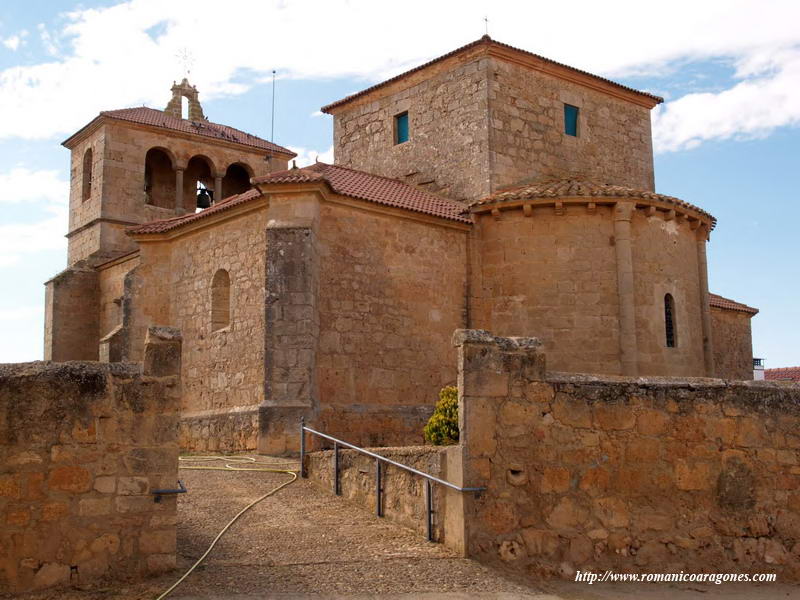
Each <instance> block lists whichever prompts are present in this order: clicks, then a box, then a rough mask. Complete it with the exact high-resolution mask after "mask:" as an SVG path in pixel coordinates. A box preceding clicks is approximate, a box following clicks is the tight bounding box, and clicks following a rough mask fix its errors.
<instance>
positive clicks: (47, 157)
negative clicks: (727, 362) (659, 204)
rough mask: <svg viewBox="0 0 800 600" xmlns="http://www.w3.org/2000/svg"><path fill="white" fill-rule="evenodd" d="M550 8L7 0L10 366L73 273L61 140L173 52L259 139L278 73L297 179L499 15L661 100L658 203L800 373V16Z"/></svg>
mask: <svg viewBox="0 0 800 600" xmlns="http://www.w3.org/2000/svg"><path fill="white" fill-rule="evenodd" d="M550 4H552V6H550V5H543V4H541V3H530V2H510V1H501V0H496V1H493V2H487V1H477V0H466V1H461V2H453V1H444V0H443V1H440V2H436V3H431V2H422V1H419V0H409V1H407V2H405V3H403V4H402V5H397V4H396V3H388V2H379V1H374V0H372V1H366V0H349V1H348V0H326V1H324V2H318V1H302V0H293V1H281V2H277V1H263V0H262V1H255V0H227V1H226V2H224V3H223V2H218V1H212V0H192V1H189V0H170V1H169V2H163V1H156V0H131V1H129V2H116V1H113V0H108V1H104V2H91V1H90V2H71V1H68V0H65V1H60V2H56V1H42V0H40V1H37V2H28V3H18V2H7V3H2V5H0V189H2V190H3V192H2V193H1V194H0V209H2V212H0V214H2V217H0V281H1V282H2V283H0V362H8V361H23V360H33V359H38V358H41V356H42V336H43V333H42V320H43V300H44V287H43V285H42V283H43V282H44V281H45V280H46V279H48V278H50V277H51V276H52V275H54V274H55V273H57V272H58V271H60V270H61V269H63V268H64V266H65V265H66V244H65V241H64V238H63V234H64V233H65V232H66V207H67V200H68V184H67V181H68V178H69V156H68V152H67V150H66V149H64V148H62V147H61V146H60V142H61V141H62V140H63V139H65V138H66V137H67V136H68V135H69V134H70V133H72V132H74V131H75V130H77V129H78V128H80V127H81V126H82V125H83V124H85V123H86V122H88V121H89V120H91V119H92V118H93V117H94V116H95V115H96V114H97V113H98V112H99V111H100V110H108V109H115V108H123V107H127V106H136V105H142V104H146V105H148V106H152V107H154V108H163V107H164V105H165V104H166V102H167V100H168V99H169V87H170V86H171V84H172V81H173V80H174V79H179V78H180V77H182V76H183V69H184V66H183V65H182V64H181V61H180V60H179V59H178V58H177V55H178V54H179V53H180V52H181V51H182V50H184V49H185V50H187V51H188V52H189V53H190V54H191V55H192V59H193V64H192V65H191V79H192V82H193V83H195V84H196V85H197V87H198V89H199V90H200V93H201V101H202V102H203V107H204V109H205V112H206V114H207V115H208V116H209V118H210V119H211V120H213V121H216V122H221V123H226V124H230V125H233V126H235V127H238V128H240V129H244V130H245V131H249V132H251V133H254V134H256V135H261V136H263V137H268V135H269V115H270V98H271V85H270V78H271V71H272V69H276V70H277V72H278V78H279V79H278V86H277V102H276V125H275V138H276V140H275V141H277V142H278V143H280V144H282V145H285V146H289V147H291V148H293V149H295V150H296V151H297V152H298V153H299V154H300V160H299V161H298V162H299V163H300V164H303V163H304V162H309V161H312V160H313V159H314V157H315V156H316V155H319V156H320V157H322V158H323V159H326V160H330V159H331V145H332V144H331V134H332V132H331V129H332V127H331V121H330V117H328V116H323V115H320V114H319V113H318V109H319V107H320V106H322V105H324V104H327V103H329V102H331V101H333V100H336V99H338V98H340V97H342V96H344V95H347V94H349V93H352V92H354V91H357V90H359V89H362V88H364V87H366V86H368V85H371V84H373V83H375V82H378V81H380V80H382V79H384V78H386V77H388V76H391V75H393V74H396V73H398V72H401V71H402V70H405V69H407V68H409V67H412V66H414V65H416V64H419V63H420V62H424V61H426V60H429V59H431V58H433V57H435V56H438V55H440V54H443V53H445V52H448V51H449V50H452V49H453V48H456V47H458V46H460V45H463V44H464V43H467V42H470V41H472V40H474V39H476V38H478V37H479V36H480V35H482V34H483V32H484V26H485V25H484V21H483V19H484V16H488V18H489V33H490V34H491V35H492V37H493V38H494V39H497V40H499V41H502V42H506V43H509V44H512V45H514V46H518V47H521V48H524V49H526V50H530V51H533V52H537V53H539V54H543V55H545V56H548V57H550V58H553V59H555V60H558V61H560V62H565V63H567V64H571V65H573V66H576V67H578V68H582V69H586V70H589V71H592V72H594V73H598V74H600V75H604V76H607V77H611V78H613V79H615V80H617V81H620V82H622V83H625V84H627V85H631V86H633V87H637V88H640V89H645V90H647V91H650V92H653V93H656V94H659V95H661V96H664V97H665V98H666V100H667V101H666V103H665V104H664V105H663V106H661V107H659V108H658V109H657V110H656V111H655V112H654V114H653V135H654V144H655V150H656V156H655V166H656V189H657V191H659V192H662V193H666V194H670V195H674V196H678V197H680V198H682V199H684V200H687V201H689V202H691V203H693V204H697V205H699V206H701V207H702V208H704V209H706V210H707V211H709V212H710V213H712V214H713V215H715V216H716V217H717V219H718V220H719V224H718V227H717V229H716V230H715V231H714V232H713V234H712V241H711V244H710V245H709V279H710V288H711V291H713V292H716V293H718V294H721V295H723V296H727V297H731V298H734V299H736V300H738V301H741V302H745V303H747V304H750V305H751V306H756V307H758V308H759V309H760V310H761V313H760V314H759V315H758V316H756V317H755V318H754V319H753V350H754V354H755V355H756V356H763V357H765V358H766V359H767V366H768V367H778V366H788V365H800V344H798V343H797V338H798V323H800V315H798V295H799V294H800V283H798V281H799V280H800V277H798V275H800V272H799V271H800V269H799V268H798V264H800V260H798V259H799V258H800V257H799V256H798V254H799V252H798V250H800V243H799V242H798V236H797V232H796V230H797V223H798V222H800V204H799V203H798V198H797V195H798V192H797V190H798V189H800V186H798V177H799V175H798V174H800V27H798V26H797V23H798V22H800V3H798V2H790V1H785V2H781V1H769V0H766V1H764V0H762V1H758V2H744V1H735V0H726V1H724V2H722V1H719V2H718V1H713V0H709V1H706V2H703V3H697V2H685V1H682V0H677V1H674V2H671V3H669V5H668V6H667V5H653V4H647V3H644V4H643V3H641V2H640V1H637V2H633V1H628V0H619V1H617V2H611V3H598V2H582V1H576V2H573V3H571V4H570V10H569V13H565V12H563V9H562V8H559V5H558V4H557V3H550ZM398 7H400V8H398ZM576 14H577V15H580V18H579V19H577V18H575V15H576ZM420 15H425V18H424V19H423V18H420ZM565 23H568V24H569V26H568V28H565ZM532 24H535V25H536V26H535V27H534V26H532Z"/></svg>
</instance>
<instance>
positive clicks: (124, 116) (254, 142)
mask: <svg viewBox="0 0 800 600" xmlns="http://www.w3.org/2000/svg"><path fill="white" fill-rule="evenodd" d="M103 118H107V119H113V120H116V121H122V122H128V123H137V124H139V125H146V126H150V127H157V128H162V129H167V130H170V131H178V132H181V133H189V134H193V135H198V136H201V137H203V138H206V139H211V140H216V141H227V142H230V143H233V144H238V145H241V146H247V147H250V148H256V149H258V150H264V151H267V152H273V153H279V154H284V155H287V156H289V157H292V156H297V154H296V153H295V152H292V151H291V150H290V149H289V148H286V147H284V146H281V145H279V144H276V143H275V142H272V141H270V140H265V139H264V138H261V137H259V136H257V135H255V134H252V133H248V132H247V131H243V130H241V129H238V128H236V127H232V126H231V125H225V124H224V123H216V122H214V121H210V120H208V119H205V118H204V119H202V120H194V119H183V118H180V117H176V116H175V115H171V114H169V113H167V112H165V111H163V110H161V109H158V108H152V107H150V106H132V107H128V108H116V109H112V110H101V111H100V112H99V113H98V114H97V116H95V117H94V118H93V119H92V120H91V121H89V123H87V124H86V125H84V126H83V127H81V128H80V129H79V130H78V131H76V132H75V133H73V134H72V135H71V136H69V137H68V138H67V139H66V140H64V141H63V142H62V145H64V146H66V147H67V148H69V147H70V144H71V142H72V141H73V140H75V139H76V138H77V137H79V136H80V135H81V134H83V132H85V131H87V129H89V128H91V127H92V126H93V125H95V124H97V123H98V122H99V120H100V119H103Z"/></svg>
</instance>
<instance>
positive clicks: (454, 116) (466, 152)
mask: <svg viewBox="0 0 800 600" xmlns="http://www.w3.org/2000/svg"><path fill="white" fill-rule="evenodd" d="M487 65H488V59H486V58H479V57H471V56H464V57H460V58H459V60H453V61H450V62H448V63H447V65H446V67H447V68H444V67H442V68H440V69H438V70H436V72H428V71H426V73H425V75H426V76H425V78H424V79H421V80H416V79H415V80H413V81H409V83H408V84H407V85H404V87H403V88H402V89H398V90H397V91H396V93H393V94H391V95H389V96H385V97H382V98H379V99H377V100H375V101H372V102H367V103H358V104H356V105H355V106H354V107H353V108H350V107H345V108H344V109H343V110H342V112H338V111H337V112H336V113H335V114H334V121H333V126H334V133H333V139H334V154H335V156H336V164H339V165H342V166H345V167H352V168H354V169H359V170H362V171H367V172H368V173H374V174H378V175H384V176H386V177H393V178H396V179H400V180H401V181H405V182H407V183H412V184H418V185H422V186H423V187H424V188H425V189H427V190H429V191H432V192H438V193H440V194H442V195H444V196H447V197H448V198H453V199H456V200H466V199H477V198H481V197H483V196H485V195H486V194H488V193H489V173H488V152H489V147H488V141H489V139H488V124H487V118H486V115H487V111H488V105H487V79H486V68H487ZM420 75H422V74H420ZM406 111H407V112H408V122H409V139H408V141H407V142H404V143H402V144H395V143H394V140H395V137H394V135H395V132H394V117H395V115H398V114H400V113H402V112H406Z"/></svg>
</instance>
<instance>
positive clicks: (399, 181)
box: [310, 162, 464, 205]
mask: <svg viewBox="0 0 800 600" xmlns="http://www.w3.org/2000/svg"><path fill="white" fill-rule="evenodd" d="M314 164H317V165H324V166H326V167H333V168H335V169H343V170H346V171H350V172H351V173H358V174H359V175H368V176H369V177H374V178H376V179H383V180H384V181H391V182H392V183H399V184H400V185H404V186H407V187H409V188H411V189H414V190H417V191H419V192H422V193H423V194H428V195H429V196H433V197H435V198H439V199H441V200H447V201H448V202H456V203H458V204H462V205H464V202H461V201H460V200H455V199H453V198H448V197H447V196H442V195H441V194H437V193H436V192H431V191H430V190H423V189H422V188H420V187H418V186H416V185H414V184H413V183H407V182H405V181H402V180H400V179H397V178H396V177H388V176H386V175H377V174H375V173H370V172H369V171H362V170H360V169H354V168H353V167H345V166H344V165H337V164H334V163H324V162H317V163H314ZM310 166H313V165H310Z"/></svg>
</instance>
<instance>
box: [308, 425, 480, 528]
mask: <svg viewBox="0 0 800 600" xmlns="http://www.w3.org/2000/svg"><path fill="white" fill-rule="evenodd" d="M306 432H308V433H311V434H313V435H317V436H319V437H321V438H324V439H326V440H329V441H331V442H333V493H334V494H336V495H337V496H339V495H341V488H340V486H339V446H344V447H345V448H350V449H351V450H355V451H356V452H360V453H361V454H364V455H366V456H369V457H370V458H374V459H375V514H376V515H377V516H379V517H382V516H383V508H382V506H381V497H382V491H383V490H382V488H381V470H382V469H381V463H382V462H385V463H387V464H390V465H392V466H394V467H397V468H398V469H402V470H404V471H408V472H409V473H413V474H414V475H419V476H420V477H422V478H424V479H425V508H426V514H427V533H428V541H429V542H432V541H433V520H432V514H433V493H432V489H431V483H432V482H433V483H438V484H439V485H443V486H445V487H449V488H450V489H452V490H456V491H457V492H482V491H484V490H485V489H486V488H485V487H461V486H458V485H456V484H454V483H450V482H449V481H445V480H444V479H439V478H438V477H434V476H433V475H430V474H428V473H425V472H424V471H420V470H418V469H415V468H414V467H409V466H408V465H404V464H403V463H399V462H397V461H394V460H392V459H391V458H386V457H385V456H381V455H380V454H376V453H374V452H370V451H369V450H365V449H364V448H359V447H358V446H356V445H354V444H350V443H349V442H345V441H344V440H340V439H338V438H335V437H333V436H332V435H328V434H327V433H322V432H321V431H317V430H316V429H311V428H310V427H306V424H305V419H304V418H301V419H300V477H302V478H306V477H308V475H307V474H306V467H305V460H304V459H305V455H306V436H305V434H306Z"/></svg>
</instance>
